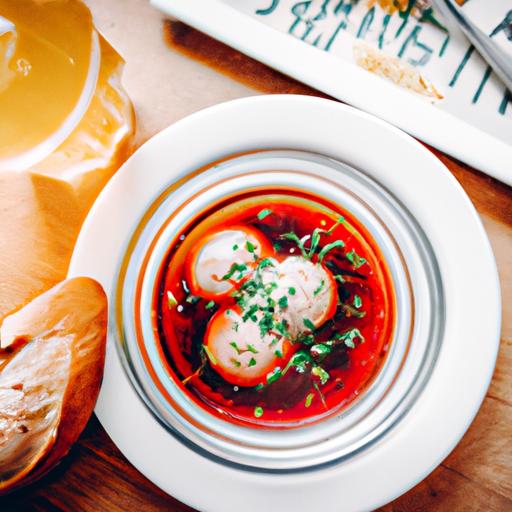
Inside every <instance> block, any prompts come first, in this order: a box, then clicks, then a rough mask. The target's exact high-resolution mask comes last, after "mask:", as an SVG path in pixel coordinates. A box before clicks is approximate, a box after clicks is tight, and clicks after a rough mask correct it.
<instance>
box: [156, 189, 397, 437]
mask: <svg viewBox="0 0 512 512" xmlns="http://www.w3.org/2000/svg"><path fill="white" fill-rule="evenodd" d="M264 210H265V211H266V212H268V211H271V212H272V213H271V214H268V215H266V216H262V215H261V212H262V211H264ZM259 213H260V217H263V218H259V217H258V214H259ZM340 216H341V217H343V219H344V220H343V222H342V223H340V224H339V225H337V227H336V228H335V229H334V231H333V232H332V234H331V235H330V236H329V237H322V238H321V241H320V244H319V249H318V250H320V249H321V248H322V247H323V246H324V245H325V244H327V243H329V242H332V241H333V240H337V239H340V240H342V241H343V242H344V243H345V245H344V247H336V248H335V249H333V250H331V251H329V252H328V253H327V255H326V256H325V258H324V261H323V263H324V265H325V266H326V267H327V268H328V269H329V270H331V271H332V272H333V274H338V275H340V276H342V279H343V281H344V282H339V283H338V290H337V292H338V295H339V302H340V304H339V306H338V309H337V313H336V315H335V317H334V318H333V319H332V320H331V321H330V323H329V325H328V326H324V327H320V328H319V329H318V333H317V334H315V336H316V343H321V342H322V341H325V340H327V339H330V338H331V337H332V335H333V333H336V332H338V333H341V332H345V331H347V330H348V329H351V328H357V329H359V331H360V333H361V335H362V337H363V338H364V342H363V341H362V340H361V339H356V340H355V347H354V348H349V347H348V346H344V347H342V348H341V349H337V352H336V354H335V357H330V359H327V360H326V362H324V363H322V364H325V365H326V366H327V368H325V369H326V370H327V371H328V373H329V379H328V381H327V382H326V383H325V384H324V385H322V384H321V383H319V382H318V381H316V380H315V379H314V378H313V377H312V376H311V373H310V372H308V371H306V372H302V373H301V372H299V371H297V369H296V368H295V367H293V366H292V367H291V368H289V369H288V370H287V371H286V373H285V374H284V375H283V376H282V377H281V378H279V379H278V380H277V381H275V382H273V383H272V384H269V385H267V386H265V387H264V388H263V389H256V388H242V387H237V386H233V385H232V384H229V383H227V382H226V381H224V380H223V379H222V377H221V376H220V375H218V374H217V373H216V372H215V371H214V370H213V369H212V368H211V367H209V365H208V364H206V366H205V360H204V357H201V347H202V344H203V342H204V341H205V340H204V339H203V338H204V335H205V331H206V328H207V325H208V321H209V320H210V318H211V317H212V316H213V314H214V313H215V312H216V311H217V310H218V309H219V307H225V306H230V305H231V304H232V303H233V299H232V298H231V297H228V298H226V299H224V300H223V301H222V302H221V303H219V304H216V305H215V306H214V307H211V304H210V305H207V303H208V301H206V300H200V299H198V298H195V297H193V296H191V295H190V292H189V288H188V284H187V281H186V269H185V265H186V257H187V254H188V253H189V252H190V251H191V249H192V248H193V247H194V245H195V244H197V243H198V242H199V241H200V240H201V238H202V237H204V236H206V235H210V234H212V233H216V232H219V231H222V230H224V229H228V228H229V227H230V226H234V225H236V226H248V227H252V228H254V229H258V230H260V231H261V232H262V233H263V234H264V235H265V236H266V237H267V238H268V240H269V241H270V243H271V244H272V245H273V246H274V248H275V254H274V257H275V258H276V259H277V260H278V261H279V260H283V259H284V258H286V257H287V256H290V255H292V254H293V255H298V254H300V251H299V250H298V248H297V246H296V245H295V244H294V243H293V242H291V241H289V240H283V239H282V235H283V234H285V233H289V232H293V233H295V234H296V235H297V236H298V237H299V238H302V237H304V236H305V235H308V234H311V233H312V232H313V230H314V229H315V228H323V229H329V228H330V227H331V226H332V225H333V224H335V223H336V221H337V220H338V219H339V218H340ZM354 254H356V255H357V256H355V258H356V261H354ZM357 257H359V258H360V259H357ZM361 258H362V259H361ZM363 260H364V261H365V262H364V263H362V261H363ZM313 261H314V260H313ZM159 279H160V281H159V284H158V287H157V290H158V293H157V294H156V297H155V309H156V311H157V319H158V332H159V336H160V341H161V344H162V349H163V352H164V354H165V355H166V358H167V361H166V363H167V364H166V366H167V369H168V372H169V375H170V376H171V378H172V379H174V381H175V382H176V383H177V384H178V386H179V387H181V389H182V390H183V392H185V393H186V394H187V395H188V396H189V397H190V398H191V399H192V400H193V401H194V402H195V403H197V404H198V405H200V406H201V407H203V408H204V409H206V410H207V411H209V412H210V413H212V414H214V415H216V416H220V417H222V418H223V419H225V420H228V421H232V422H234V423H237V424H246V425H247V424H250V425H252V426H257V425H261V426H264V427H266V428H268V427H277V428H286V427H287V426H288V427H292V426H298V425H301V424H305V423H310V422H312V421H316V420H318V419H321V418H324V417H325V416H327V415H329V414H330V413H333V412H335V411H339V410H341V409H343V408H345V407H347V406H348V405H349V404H351V403H352V402H353V401H354V400H356V399H357V398H358V396H360V395H361V394H362V393H363V392H364V391H365V389H366V388H367V387H368V385H369V384H370V383H371V382H372V381H373V379H374V378H375V376H376V375H377V374H378V372H379V370H380V369H381V368H382V365H383V363H384V361H385V358H386V355H387V353H388V351H389V348H390V342H391V340H392V337H393V331H394V325H395V316H396V311H395V301H394V291H393V288H392V284H391V277H390V273H389V269H388V267H387V264H386V262H385V261H384V259H383V257H382V254H381V252H380V250H379V248H378V246H377V245H376V243H375V241H374V240H373V239H372V237H371V236H370V234H369V232H368V231H367V230H366V229H365V228H364V226H362V225H361V223H360V222H359V221H358V220H357V219H356V218H354V216H352V215H351V214H350V213H349V212H348V211H345V210H344V209H343V208H341V207H339V206H337V205H333V204H330V203H329V202H327V201H325V200H324V199H322V198H319V197H316V196H312V195H308V194H303V193H301V192H300V193H299V192H297V191H293V190H285V191H283V190H268V191H258V192H257V193H254V194H252V195H251V194H247V195H241V196H237V197H235V198H232V199H229V200H227V201H225V202H224V203H223V204H218V205H216V206H215V207H213V208H211V209H209V210H208V211H205V212H203V213H202V214H201V215H199V216H198V217H197V218H195V219H192V220H191V222H190V223H189V225H187V226H185V227H184V229H183V231H182V232H181V233H180V234H179V235H178V236H177V237H176V239H175V241H174V242H173V244H172V246H171V247H170V249H169V253H168V256H167V258H166V260H165V261H164V262H163V264H162V268H161V271H160V278H159ZM340 281H341V279H340ZM168 291H170V292H171V293H172V295H173V296H174V297H175V299H176V301H177V303H178V304H177V305H174V306H173V307H169V304H168V300H167V292H168ZM284 366H285V362H283V367H284Z"/></svg>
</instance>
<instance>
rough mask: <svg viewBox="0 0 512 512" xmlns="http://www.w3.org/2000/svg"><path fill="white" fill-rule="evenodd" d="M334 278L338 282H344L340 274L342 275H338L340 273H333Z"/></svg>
mask: <svg viewBox="0 0 512 512" xmlns="http://www.w3.org/2000/svg"><path fill="white" fill-rule="evenodd" d="M334 279H335V280H336V281H338V283H344V282H345V279H344V278H343V276H342V275H340V274H334Z"/></svg>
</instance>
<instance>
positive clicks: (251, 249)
mask: <svg viewBox="0 0 512 512" xmlns="http://www.w3.org/2000/svg"><path fill="white" fill-rule="evenodd" d="M245 248H246V249H247V250H248V251H249V252H250V253H251V254H253V253H254V251H255V250H256V246H255V245H254V244H253V243H251V242H250V241H249V240H247V241H246V242H245Z"/></svg>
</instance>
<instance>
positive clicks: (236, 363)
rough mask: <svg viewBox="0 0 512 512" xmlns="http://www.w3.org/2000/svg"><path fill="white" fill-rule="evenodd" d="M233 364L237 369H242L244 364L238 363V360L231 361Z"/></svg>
mask: <svg viewBox="0 0 512 512" xmlns="http://www.w3.org/2000/svg"><path fill="white" fill-rule="evenodd" d="M231 362H232V363H233V364H234V365H235V366H236V367H237V368H240V366H242V363H241V362H240V361H238V359H231Z"/></svg>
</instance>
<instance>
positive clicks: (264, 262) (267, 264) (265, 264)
mask: <svg viewBox="0 0 512 512" xmlns="http://www.w3.org/2000/svg"><path fill="white" fill-rule="evenodd" d="M274 266H275V265H274V262H273V261H272V260H271V259H270V258H263V259H262V260H261V261H260V262H259V263H258V269H259V270H263V269H264V268H267V267H274Z"/></svg>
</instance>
